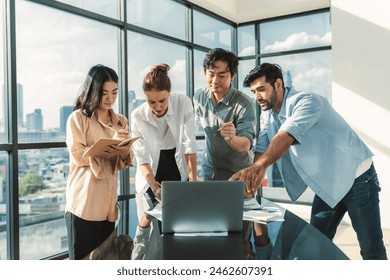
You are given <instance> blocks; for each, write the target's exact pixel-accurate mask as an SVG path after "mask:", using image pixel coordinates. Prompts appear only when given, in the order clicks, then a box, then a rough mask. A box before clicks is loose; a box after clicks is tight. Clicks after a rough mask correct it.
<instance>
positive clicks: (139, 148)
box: [131, 114, 151, 165]
mask: <svg viewBox="0 0 390 280" xmlns="http://www.w3.org/2000/svg"><path fill="white" fill-rule="evenodd" d="M139 122H140V120H139V118H138V115H137V114H132V115H131V131H132V136H133V137H136V136H141V138H139V139H138V140H137V141H135V142H134V143H133V145H132V150H133V152H134V156H135V160H136V161H137V164H138V165H139V164H145V163H151V157H150V154H149V152H148V151H147V149H146V143H145V135H143V134H142V129H141V127H140V125H139Z"/></svg>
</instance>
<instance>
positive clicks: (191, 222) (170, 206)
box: [161, 181, 245, 235]
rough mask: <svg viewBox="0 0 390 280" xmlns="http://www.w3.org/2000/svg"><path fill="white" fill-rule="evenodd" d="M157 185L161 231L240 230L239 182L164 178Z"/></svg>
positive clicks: (241, 191)
mask: <svg viewBox="0 0 390 280" xmlns="http://www.w3.org/2000/svg"><path fill="white" fill-rule="evenodd" d="M161 185H162V199H161V215H162V222H161V231H162V233H174V234H175V235H178V234H182V235H185V234H188V235H191V234H193V235H199V234H202V233H204V234H205V235H213V234H219V233H222V234H224V233H229V232H240V231H242V223H243V219H242V218H243V205H244V188H245V183H244V182H243V181H198V182H189V181H164V182H162V184H161Z"/></svg>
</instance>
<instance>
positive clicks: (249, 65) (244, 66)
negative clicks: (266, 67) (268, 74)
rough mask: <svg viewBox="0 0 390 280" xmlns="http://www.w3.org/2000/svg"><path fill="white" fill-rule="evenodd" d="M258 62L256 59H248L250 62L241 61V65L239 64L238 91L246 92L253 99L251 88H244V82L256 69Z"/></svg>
mask: <svg viewBox="0 0 390 280" xmlns="http://www.w3.org/2000/svg"><path fill="white" fill-rule="evenodd" d="M255 66H256V62H255V60H254V59H248V60H240V63H239V64H238V70H237V75H238V89H239V90H241V91H242V92H245V93H246V94H248V95H249V96H251V97H253V96H254V95H253V93H251V90H250V88H244V86H243V82H244V79H245V77H246V75H248V74H249V72H250V71H251V70H252V69H253V68H255Z"/></svg>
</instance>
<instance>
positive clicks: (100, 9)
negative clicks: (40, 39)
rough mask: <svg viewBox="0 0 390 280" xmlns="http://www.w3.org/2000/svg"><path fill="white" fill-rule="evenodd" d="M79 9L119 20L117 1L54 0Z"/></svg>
mask: <svg viewBox="0 0 390 280" xmlns="http://www.w3.org/2000/svg"><path fill="white" fill-rule="evenodd" d="M56 1H58V2H63V3H65V4H68V5H72V6H75V7H79V8H81V9H84V10H87V11H91V12H94V13H98V14H102V15H105V16H107V17H112V18H116V19H118V18H119V16H120V15H119V1H118V0H99V1H96V0H56Z"/></svg>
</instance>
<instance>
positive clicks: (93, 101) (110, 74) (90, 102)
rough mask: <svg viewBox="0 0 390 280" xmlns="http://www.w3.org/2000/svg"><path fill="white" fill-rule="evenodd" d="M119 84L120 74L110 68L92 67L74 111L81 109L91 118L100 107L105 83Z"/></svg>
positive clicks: (102, 66) (98, 65)
mask: <svg viewBox="0 0 390 280" xmlns="http://www.w3.org/2000/svg"><path fill="white" fill-rule="evenodd" d="M110 81H112V82H115V83H118V74H117V73H116V72H115V71H114V70H113V69H111V68H110V67H107V66H104V65H101V64H97V65H95V66H92V68H91V69H90V70H89V71H88V74H87V76H86V77H85V80H84V82H83V84H82V86H81V88H80V94H79V96H78V97H77V99H76V101H75V104H74V106H73V110H77V109H81V110H82V111H83V113H84V114H85V115H86V116H88V117H91V116H92V114H93V113H94V112H95V111H96V110H97V109H98V108H99V107H100V104H101V102H102V96H103V85H104V83H105V82H110Z"/></svg>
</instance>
